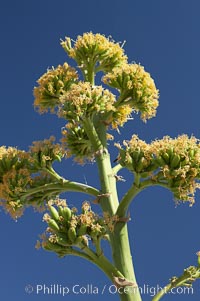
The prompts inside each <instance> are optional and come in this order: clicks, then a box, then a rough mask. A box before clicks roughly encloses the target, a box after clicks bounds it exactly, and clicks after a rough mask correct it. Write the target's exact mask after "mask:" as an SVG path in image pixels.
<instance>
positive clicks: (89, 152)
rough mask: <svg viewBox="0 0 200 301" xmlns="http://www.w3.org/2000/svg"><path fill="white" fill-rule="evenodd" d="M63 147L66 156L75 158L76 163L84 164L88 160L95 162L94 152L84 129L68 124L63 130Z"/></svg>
mask: <svg viewBox="0 0 200 301" xmlns="http://www.w3.org/2000/svg"><path fill="white" fill-rule="evenodd" d="M62 135H63V136H62V139H61V142H62V147H63V150H66V151H65V152H66V156H67V157H70V156H75V161H77V162H79V163H81V164H82V163H83V162H84V160H85V159H86V158H87V159H88V160H93V158H94V151H93V147H92V143H91V141H90V140H89V138H88V136H87V133H86V132H85V130H84V128H83V127H81V126H79V125H77V124H73V123H68V124H66V126H65V128H63V129H62Z"/></svg>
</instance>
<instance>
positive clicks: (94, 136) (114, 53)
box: [0, 32, 200, 301]
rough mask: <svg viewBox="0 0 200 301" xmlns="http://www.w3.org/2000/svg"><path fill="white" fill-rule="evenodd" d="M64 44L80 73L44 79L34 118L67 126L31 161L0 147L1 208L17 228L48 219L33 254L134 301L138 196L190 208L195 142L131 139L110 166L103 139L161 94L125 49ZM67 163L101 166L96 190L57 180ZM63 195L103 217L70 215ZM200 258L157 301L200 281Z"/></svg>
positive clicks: (100, 42) (199, 156) (95, 40)
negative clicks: (153, 191)
mask: <svg viewBox="0 0 200 301" xmlns="http://www.w3.org/2000/svg"><path fill="white" fill-rule="evenodd" d="M61 45H62V47H63V48H64V50H65V51H66V53H67V54H68V56H69V57H70V58H72V59H74V60H75V61H76V63H77V70H79V72H78V71H77V70H76V69H74V68H72V67H70V66H69V65H68V64H67V63H64V64H63V65H59V66H58V67H56V68H52V69H49V70H47V72H46V73H45V74H44V75H43V76H42V77H41V78H40V79H39V80H38V85H37V87H35V88H34V96H35V101H34V106H35V108H36V109H37V110H38V112H39V113H46V112H51V113H54V114H57V116H58V117H59V118H62V119H63V120H64V122H65V124H64V127H63V129H62V138H61V141H60V143H55V138H54V137H50V138H49V139H46V140H44V141H36V142H33V145H32V146H31V147H30V149H29V151H27V152H25V151H21V150H18V149H16V148H12V147H8V148H6V147H5V146H2V147H0V198H1V206H3V207H4V209H5V211H7V212H8V213H9V214H10V215H11V216H12V217H13V218H15V219H16V218H19V217H20V216H21V215H22V214H23V212H24V210H25V208H26V207H28V206H33V207H34V208H37V209H38V210H44V211H45V214H44V217H43V220H44V221H45V222H46V223H47V229H46V231H45V233H44V234H42V235H41V240H40V241H38V242H37V248H38V247H42V248H43V249H45V250H47V251H51V252H55V253H56V254H57V255H58V256H59V257H64V256H66V255H75V256H80V257H82V258H85V259H87V260H89V261H90V262H92V263H94V264H96V265H97V266H98V267H99V268H100V269H102V270H103V271H104V273H105V274H106V275H107V276H108V278H109V279H110V280H111V281H112V282H113V283H114V284H115V285H116V287H117V288H118V292H119V296H120V298H121V300H124V301H125V300H126V301H139V300H141V296H140V291H139V289H138V285H137V282H136V278H135V274H134V268H133V263H132V257H131V252H130V247H129V238H128V231H127V222H128V221H129V216H128V211H129V205H130V203H131V202H132V201H133V199H134V198H135V196H136V195H137V194H139V192H141V191H142V190H143V189H145V188H147V187H149V186H155V185H159V186H163V187H165V188H167V189H169V190H170V191H171V192H172V193H173V195H174V198H175V200H176V202H177V203H179V202H188V203H189V205H190V206H192V204H193V203H194V196H195V191H196V189H198V188H199V187H200V184H199V179H200V142H199V140H198V139H196V138H195V137H193V136H191V137H188V136H187V135H182V136H179V137H177V138H175V139H172V138H170V137H168V136H166V137H164V138H163V139H161V140H155V141H152V142H151V143H146V142H145V141H142V140H141V139H139V137H138V136H137V135H135V134H134V135H133V136H132V138H131V139H130V141H123V143H122V145H120V144H115V146H116V147H117V148H118V150H119V155H118V158H117V159H116V160H115V161H114V163H115V165H114V166H112V165H111V162H112V161H113V159H114V158H113V159H112V161H111V158H110V152H109V147H108V140H109V139H114V137H113V135H111V134H110V131H111V130H112V133H114V130H117V131H118V130H119V128H120V127H122V126H124V124H125V123H126V122H127V121H128V120H129V119H130V117H131V115H132V114H134V113H140V116H141V119H142V121H144V122H146V121H147V120H148V119H150V118H152V117H154V116H155V115H156V109H157V107H158V98H159V91H158V89H157V88H156V86H155V83H154V80H153V79H152V78H151V76H150V74H149V73H148V72H146V71H145V69H144V67H142V66H141V65H138V64H129V63H128V59H127V56H126V55H125V53H124V49H123V47H122V46H121V45H120V44H119V43H115V42H114V41H112V40H110V39H108V38H106V37H105V36H103V35H100V34H93V33H91V32H90V33H85V34H83V36H78V38H77V40H76V41H75V42H74V43H73V45H72V43H71V39H70V38H66V39H65V40H64V41H61ZM98 72H101V73H102V74H103V76H102V85H96V83H95V76H96V74H97V73H98ZM109 87H111V89H109ZM113 91H115V92H116V93H114V92H113ZM71 156H72V157H73V158H74V160H75V161H76V162H78V163H81V164H87V162H89V161H92V162H93V163H96V164H97V167H98V176H99V185H98V188H96V187H92V186H89V185H86V184H83V183H78V182H73V181H71V180H70V179H65V178H64V177H63V176H61V175H59V174H58V173H57V172H56V171H55V169H54V167H53V163H54V162H55V161H56V160H57V161H61V160H62V159H64V158H65V157H71ZM122 168H126V169H128V170H129V171H130V173H132V174H133V176H134V181H133V183H131V184H130V188H129V190H128V191H127V192H126V193H125V195H124V196H123V197H122V199H121V200H119V199H118V193H117V181H118V180H120V179H121V177H120V175H119V174H118V173H119V171H120V170H121V169H122ZM68 191H74V192H79V193H80V192H81V193H83V194H86V195H90V196H93V197H94V202H93V203H95V204H96V205H93V206H94V207H95V206H97V205H99V207H100V208H101V211H100V210H99V209H98V210H97V211H98V212H100V213H98V214H97V213H95V211H93V210H94V209H93V208H92V207H93V206H91V204H90V203H89V202H88V201H85V202H83V204H82V208H81V212H78V210H77V209H76V208H70V207H69V206H68V204H67V202H66V200H65V199H61V197H60V194H61V193H64V192H68ZM102 240H106V241H107V243H108V244H109V246H110V248H111V251H112V261H110V260H109V259H108V258H107V257H106V255H105V254H104V250H103V248H102ZM197 256H198V262H197V265H196V266H190V267H188V268H187V269H185V270H184V272H183V274H182V275H181V276H180V277H175V276H174V277H172V278H171V280H170V283H169V284H168V285H167V286H166V287H165V288H164V289H163V290H161V291H160V292H158V294H157V295H156V296H154V298H153V300H154V301H156V300H160V298H161V297H162V296H163V295H164V294H165V293H167V292H168V291H170V290H171V289H172V288H175V287H179V286H191V285H192V283H193V281H195V280H196V279H197V278H200V253H199V252H198V253H197Z"/></svg>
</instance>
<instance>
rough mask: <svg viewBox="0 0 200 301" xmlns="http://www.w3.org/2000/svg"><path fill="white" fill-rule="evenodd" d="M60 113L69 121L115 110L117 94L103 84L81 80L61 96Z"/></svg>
mask: <svg viewBox="0 0 200 301" xmlns="http://www.w3.org/2000/svg"><path fill="white" fill-rule="evenodd" d="M60 101H61V103H62V107H61V109H60V113H59V115H60V116H61V117H65V118H66V119H68V120H69V121H72V120H73V121H77V122H79V121H80V120H83V119H84V118H89V117H91V116H93V115H95V114H98V113H100V114H103V113H104V112H109V111H112V110H114V107H113V103H114V101H115V96H114V95H113V94H112V93H111V92H110V91H108V90H105V89H103V88H102V87H101V86H92V85H91V84H90V83H89V82H79V83H78V84H74V85H72V86H71V89H70V90H69V91H67V92H66V93H65V94H64V95H63V96H62V97H61V98H60Z"/></svg>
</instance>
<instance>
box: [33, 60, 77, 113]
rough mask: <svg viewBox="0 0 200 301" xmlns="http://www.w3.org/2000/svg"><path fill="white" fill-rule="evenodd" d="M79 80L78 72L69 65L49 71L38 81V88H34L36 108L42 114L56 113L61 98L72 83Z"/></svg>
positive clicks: (65, 64)
mask: <svg viewBox="0 0 200 301" xmlns="http://www.w3.org/2000/svg"><path fill="white" fill-rule="evenodd" d="M77 80H78V74H77V72H76V70H75V69H74V68H72V67H70V66H69V65H68V64H67V63H64V64H63V66H61V65H59V66H58V67H57V68H52V69H49V70H48V71H47V72H46V73H45V74H44V75H42V77H40V79H39V80H38V86H37V87H35V88H34V97H35V101H34V106H35V108H37V109H38V110H39V112H40V113H44V112H48V110H50V111H51V112H54V111H55V108H56V106H58V105H59V97H60V95H62V94H63V93H64V92H65V91H67V90H68V89H69V88H70V86H71V84H72V83H75V82H76V81H77Z"/></svg>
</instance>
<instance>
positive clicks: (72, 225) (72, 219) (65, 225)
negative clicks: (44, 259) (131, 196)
mask: <svg viewBox="0 0 200 301" xmlns="http://www.w3.org/2000/svg"><path fill="white" fill-rule="evenodd" d="M48 209H49V213H45V215H44V217H43V220H44V221H45V222H47V224H48V228H47V230H46V233H45V234H44V235H43V236H42V240H43V241H42V247H43V248H44V249H45V250H48V251H53V252H56V253H57V254H58V255H59V256H64V255H66V250H67V252H69V253H70V250H72V247H74V246H75V247H80V248H82V246H83V245H86V246H87V245H88V244H89V239H91V240H92V241H93V242H95V241H96V240H97V239H102V238H104V236H105V234H106V228H105V225H104V221H103V219H102V218H100V217H99V216H98V215H97V214H96V213H94V212H93V211H92V210H91V206H90V204H89V203H88V202H84V203H83V204H82V213H81V214H77V209H76V208H72V209H70V208H69V207H68V206H67V204H66V201H65V200H61V199H56V200H51V201H49V202H48ZM37 245H39V243H38V244H37ZM66 248H67V249H66Z"/></svg>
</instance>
